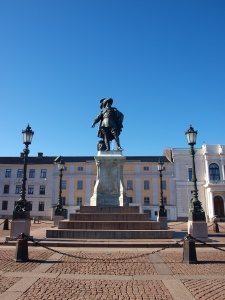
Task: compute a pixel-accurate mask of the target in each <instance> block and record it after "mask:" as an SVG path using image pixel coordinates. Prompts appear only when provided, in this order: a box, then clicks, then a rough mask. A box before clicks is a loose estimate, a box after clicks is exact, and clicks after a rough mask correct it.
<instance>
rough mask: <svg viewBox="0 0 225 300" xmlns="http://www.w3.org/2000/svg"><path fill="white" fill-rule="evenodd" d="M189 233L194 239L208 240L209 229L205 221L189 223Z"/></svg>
mask: <svg viewBox="0 0 225 300" xmlns="http://www.w3.org/2000/svg"><path fill="white" fill-rule="evenodd" d="M188 233H189V234H190V235H191V236H192V237H194V238H203V239H206V238H208V228H207V223H206V222H205V221H188Z"/></svg>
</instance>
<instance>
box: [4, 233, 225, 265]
mask: <svg viewBox="0 0 225 300" xmlns="http://www.w3.org/2000/svg"><path fill="white" fill-rule="evenodd" d="M19 238H22V239H26V240H27V241H30V242H32V243H33V244H34V246H39V247H42V248H44V249H47V250H49V251H52V252H54V253H58V254H61V255H65V256H68V257H73V258H77V259H81V260H82V259H83V260H87V257H82V256H79V255H73V254H69V253H65V252H62V251H59V250H55V249H53V248H50V247H48V246H46V245H42V244H40V243H41V242H40V241H34V239H33V238H29V237H27V236H26V235H25V234H24V233H22V234H20V235H19V236H17V237H15V238H8V239H7V241H5V243H7V242H8V241H15V240H17V239H19ZM185 239H193V240H194V241H196V242H199V243H201V244H204V245H205V246H208V247H211V248H214V249H216V250H220V251H223V252H225V249H222V248H220V247H217V246H214V245H210V244H207V243H206V242H204V241H201V240H199V239H197V238H194V237H192V236H191V235H190V234H188V235H187V236H186V237H185V238H182V239H181V240H179V241H177V242H175V243H173V244H170V245H167V246H165V247H162V248H160V249H158V250H153V251H152V252H148V253H143V254H140V255H136V256H132V257H126V258H115V259H112V262H116V261H125V260H129V259H134V258H140V257H144V256H147V255H150V254H155V253H159V252H161V251H164V250H166V249H169V248H172V247H175V246H177V245H178V246H179V247H183V244H181V243H182V242H184V240H185ZM106 254H108V255H109V253H106ZM110 254H111V253H110ZM88 259H89V260H93V261H102V258H88ZM109 262H110V260H109Z"/></svg>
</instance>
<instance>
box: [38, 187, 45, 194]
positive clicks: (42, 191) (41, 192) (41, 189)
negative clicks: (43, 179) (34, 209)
mask: <svg viewBox="0 0 225 300" xmlns="http://www.w3.org/2000/svg"><path fill="white" fill-rule="evenodd" d="M39 194H40V195H45V185H40V192H39Z"/></svg>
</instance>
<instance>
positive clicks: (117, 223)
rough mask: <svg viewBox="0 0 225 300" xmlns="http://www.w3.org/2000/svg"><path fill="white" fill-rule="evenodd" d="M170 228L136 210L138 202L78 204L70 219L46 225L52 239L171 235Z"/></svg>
mask: <svg viewBox="0 0 225 300" xmlns="http://www.w3.org/2000/svg"><path fill="white" fill-rule="evenodd" d="M172 236H173V232H172V231H168V230H160V223H159V222H152V221H150V220H149V215H148V214H140V213H139V207H138V206H81V208H80V213H76V214H70V220H61V221H59V222H58V229H48V230H47V231H46V237H47V238H56V239H100V240H104V239H118V240H120V239H121V240H122V239H124V240H130V239H136V240H137V239H171V238H172Z"/></svg>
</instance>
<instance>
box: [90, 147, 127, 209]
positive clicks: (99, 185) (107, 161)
mask: <svg viewBox="0 0 225 300" xmlns="http://www.w3.org/2000/svg"><path fill="white" fill-rule="evenodd" d="M125 160H126V158H125V157H124V156H123V155H122V152H121V151H99V152H98V155H97V156H95V161H96V165H97V180H96V184H95V187H94V193H93V196H92V197H91V200H90V205H91V206H127V205H129V203H128V199H127V197H126V190H125V188H124V184H123V164H124V162H125Z"/></svg>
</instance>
